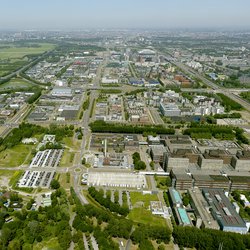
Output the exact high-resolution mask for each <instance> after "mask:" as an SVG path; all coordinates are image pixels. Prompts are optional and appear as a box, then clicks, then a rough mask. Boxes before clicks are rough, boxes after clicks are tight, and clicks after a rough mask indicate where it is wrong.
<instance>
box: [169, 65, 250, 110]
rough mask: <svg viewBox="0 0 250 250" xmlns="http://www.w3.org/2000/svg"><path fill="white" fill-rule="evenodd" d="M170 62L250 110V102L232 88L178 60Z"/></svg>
mask: <svg viewBox="0 0 250 250" xmlns="http://www.w3.org/2000/svg"><path fill="white" fill-rule="evenodd" d="M170 62H171V63H172V64H174V65H176V66H177V67H179V68H180V69H181V70H183V71H185V72H187V73H189V74H190V75H192V76H194V77H196V78H198V79H199V80H201V81H202V82H203V83H205V84H206V85H207V86H208V87H210V88H211V89H213V90H215V91H216V92H217V93H223V94H224V95H226V96H227V97H229V98H231V99H232V100H234V101H236V102H238V103H239V104H241V105H242V106H243V107H244V108H245V109H246V110H248V111H250V103H249V102H247V101H245V100H243V99H242V98H240V97H239V96H238V95H236V94H234V93H232V89H226V88H223V87H221V86H218V85H217V84H215V83H213V82H212V81H210V80H208V79H207V78H205V77H204V76H203V75H201V74H200V73H198V72H197V71H195V70H193V69H191V68H189V67H188V66H186V65H184V64H183V63H181V62H178V61H176V60H170Z"/></svg>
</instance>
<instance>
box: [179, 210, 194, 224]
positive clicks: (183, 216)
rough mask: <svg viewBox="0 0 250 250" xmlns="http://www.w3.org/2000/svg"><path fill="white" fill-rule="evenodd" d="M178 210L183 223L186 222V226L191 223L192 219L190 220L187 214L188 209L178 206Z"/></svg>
mask: <svg viewBox="0 0 250 250" xmlns="http://www.w3.org/2000/svg"><path fill="white" fill-rule="evenodd" d="M177 211H178V213H179V216H180V218H181V221H182V222H183V224H184V225H185V226H187V225H191V222H190V220H189V218H188V215H187V212H186V210H185V209H184V208H181V207H178V208H177Z"/></svg>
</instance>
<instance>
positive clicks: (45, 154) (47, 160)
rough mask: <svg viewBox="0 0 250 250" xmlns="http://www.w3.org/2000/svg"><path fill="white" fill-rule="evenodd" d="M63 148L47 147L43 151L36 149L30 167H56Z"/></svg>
mask: <svg viewBox="0 0 250 250" xmlns="http://www.w3.org/2000/svg"><path fill="white" fill-rule="evenodd" d="M62 153H63V150H62V149H48V150H44V151H38V152H37V153H36V155H35V157H34V158H33V160H32V162H31V164H30V167H31V168H38V167H39V168H43V167H52V168H56V167H57V166H58V164H59V161H60V160H61V157H62Z"/></svg>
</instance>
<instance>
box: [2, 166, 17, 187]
mask: <svg viewBox="0 0 250 250" xmlns="http://www.w3.org/2000/svg"><path fill="white" fill-rule="evenodd" d="M14 173H15V171H12V170H4V169H0V187H7V186H8V185H9V181H10V179H11V177H12V176H13V174H14Z"/></svg>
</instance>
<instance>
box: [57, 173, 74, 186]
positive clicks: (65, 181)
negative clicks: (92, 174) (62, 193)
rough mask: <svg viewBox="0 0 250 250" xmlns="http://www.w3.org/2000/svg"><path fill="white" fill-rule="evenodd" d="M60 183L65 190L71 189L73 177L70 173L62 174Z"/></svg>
mask: <svg viewBox="0 0 250 250" xmlns="http://www.w3.org/2000/svg"><path fill="white" fill-rule="evenodd" d="M67 174H68V175H69V177H67ZM68 180H69V182H68ZM58 181H59V182H60V184H61V186H62V187H63V188H65V189H69V188H70V187H71V181H72V176H71V175H70V173H60V176H59V180H58Z"/></svg>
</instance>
